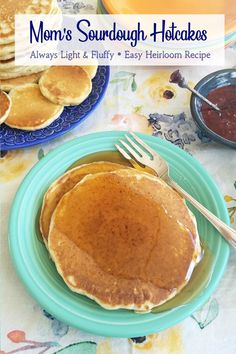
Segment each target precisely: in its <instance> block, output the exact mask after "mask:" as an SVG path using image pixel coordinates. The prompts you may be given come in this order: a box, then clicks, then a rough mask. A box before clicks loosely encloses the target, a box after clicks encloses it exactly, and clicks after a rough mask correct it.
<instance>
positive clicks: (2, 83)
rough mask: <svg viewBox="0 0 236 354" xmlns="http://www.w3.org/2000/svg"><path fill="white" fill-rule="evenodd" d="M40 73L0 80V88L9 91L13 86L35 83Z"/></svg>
mask: <svg viewBox="0 0 236 354" xmlns="http://www.w3.org/2000/svg"><path fill="white" fill-rule="evenodd" d="M41 75H42V72H39V73H37V74H31V75H26V76H20V77H17V78H15V79H7V80H0V88H1V89H2V90H3V91H6V92H9V91H10V90H12V89H13V88H16V87H18V86H21V85H25V84H34V83H37V82H38V80H39V78H40V76H41Z"/></svg>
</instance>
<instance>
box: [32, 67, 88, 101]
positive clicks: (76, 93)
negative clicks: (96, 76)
mask: <svg viewBox="0 0 236 354" xmlns="http://www.w3.org/2000/svg"><path fill="white" fill-rule="evenodd" d="M39 87H40V90H41V92H42V94H43V95H44V96H45V97H46V98H47V99H48V100H49V101H51V102H54V103H57V104H61V105H64V106H72V105H79V104H80V103H82V102H83V101H84V100H85V99H86V98H87V97H88V96H89V94H90V92H91V90H92V82H91V78H90V76H89V74H88V73H87V72H86V71H85V70H83V69H82V68H81V67H79V66H52V67H51V68H49V69H48V70H46V71H45V72H44V73H43V74H42V76H41V77H40V80H39Z"/></svg>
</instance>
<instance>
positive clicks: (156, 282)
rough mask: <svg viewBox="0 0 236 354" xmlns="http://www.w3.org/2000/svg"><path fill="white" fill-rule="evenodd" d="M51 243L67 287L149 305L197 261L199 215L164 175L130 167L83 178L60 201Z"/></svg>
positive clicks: (174, 287) (101, 298) (119, 304)
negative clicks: (193, 212)
mask: <svg viewBox="0 0 236 354" xmlns="http://www.w3.org/2000/svg"><path fill="white" fill-rule="evenodd" d="M48 248H49V252H50V254H51V257H52V259H53V260H54V262H55V264H56V267H57V270H58V272H59V274H60V275H61V276H62V278H63V280H64V281H65V283H66V284H67V285H68V287H69V288H70V289H71V290H72V291H75V292H77V293H79V294H83V295H86V296H87V297H89V298H91V299H93V300H95V301H96V302H97V303H99V304H100V305H101V306H103V307H104V308H107V309H118V308H126V309H134V310H139V311H149V310H151V309H152V308H153V307H155V306H157V305H160V304H162V303H164V302H166V301H167V300H168V299H170V298H172V297H173V296H175V295H176V294H177V293H178V292H179V291H180V290H181V289H182V288H183V287H184V286H185V285H186V283H187V282H188V280H189V278H190V276H191V273H192V271H193V269H194V266H195V265H196V263H197V262H198V261H199V257H200V243H199V237H198V233H197V228H196V223H195V219H194V217H193V216H192V215H191V214H190V213H189V210H188V208H187V206H186V204H185V202H184V199H183V198H182V197H180V195H179V194H178V193H176V192H175V191H174V190H173V189H171V188H170V187H169V186H168V185H167V184H166V183H165V182H164V181H163V180H161V179H159V178H157V177H154V176H151V175H148V174H144V173H141V172H138V171H135V170H132V169H129V170H127V169H123V170H117V171H114V172H106V173H97V174H94V175H88V176H86V177H84V178H83V180H82V181H81V182H79V183H78V184H77V185H76V186H75V187H74V188H73V189H72V190H71V191H69V192H68V193H66V194H65V195H64V196H63V197H62V198H61V200H60V201H59V203H58V205H57V207H56V209H55V211H54V214H53V216H52V219H51V224H50V230H49V237H48Z"/></svg>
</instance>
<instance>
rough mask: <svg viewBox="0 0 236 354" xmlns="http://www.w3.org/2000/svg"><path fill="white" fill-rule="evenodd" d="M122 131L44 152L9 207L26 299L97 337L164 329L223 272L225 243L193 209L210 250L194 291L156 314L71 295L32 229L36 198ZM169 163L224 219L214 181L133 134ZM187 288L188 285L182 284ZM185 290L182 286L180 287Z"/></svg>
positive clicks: (183, 157) (173, 151)
mask: <svg viewBox="0 0 236 354" xmlns="http://www.w3.org/2000/svg"><path fill="white" fill-rule="evenodd" d="M123 135H124V132H117V131H115V132H101V133H95V134H90V135H87V136H83V137H80V138H78V139H75V140H72V141H70V142H68V143H66V144H63V145H62V146H60V147H59V148H57V149H55V150H54V151H52V152H50V153H49V154H47V155H46V156H45V157H44V158H43V159H41V160H40V161H39V162H38V163H37V164H36V165H35V166H34V167H33V168H32V170H31V171H30V172H29V173H28V175H27V176H26V177H25V179H24V181H23V182H22V184H21V186H20V188H19V190H18V192H17V194H16V196H15V199H14V202H13V204H12V208H11V214H10V220H9V234H10V235H9V247H10V253H11V257H12V260H13V262H14V265H15V268H16V271H17V273H18V275H19V277H20V278H21V280H22V281H23V283H24V284H25V286H26V288H27V289H28V291H29V292H30V294H31V295H32V297H33V298H34V299H35V300H36V301H37V302H38V303H39V304H40V305H41V306H42V307H43V308H44V309H46V310H47V311H48V312H49V313H51V314H52V315H53V316H55V317H56V318H57V319H59V320H61V321H63V322H65V323H67V324H69V325H71V326H73V327H77V328H80V329H82V330H84V331H88V332H92V333H95V334H98V335H103V336H113V337H137V336H142V335H146V334H150V333H153V332H157V331H161V330H164V329H166V328H168V327H170V326H173V325H174V324H176V323H178V322H180V321H181V320H183V319H184V318H186V317H188V316H189V315H191V314H192V313H193V312H194V311H195V310H196V309H197V308H198V307H200V306H201V305H203V304H204V303H205V302H206V301H207V300H208V298H209V296H210V295H211V294H212V293H213V291H214V290H215V288H216V286H217V284H218V282H219V280H220V279H221V277H222V275H223V272H224V270H225V267H226V264H227V260H228V257H229V246H228V244H227V243H226V242H225V241H224V240H223V239H222V237H221V236H220V235H219V234H218V232H217V231H216V230H215V229H214V228H213V227H212V226H211V225H210V224H209V223H208V222H207V221H206V220H205V218H204V217H202V216H201V215H200V214H199V213H198V212H197V211H196V210H195V209H194V208H192V210H193V212H194V214H195V215H196V218H197V222H198V229H199V233H200V235H201V239H202V240H203V242H204V244H205V245H206V246H207V249H208V250H209V252H210V253H211V266H210V267H209V269H206V270H205V272H207V273H208V274H209V278H208V281H207V283H206V284H204V286H202V285H201V287H200V290H199V291H198V292H196V293H195V292H194V294H191V291H189V296H188V297H187V299H185V301H183V303H180V304H179V305H178V306H177V307H173V308H172V309H169V310H166V311H162V312H160V313H149V314H137V313H134V312H133V311H127V310H114V311H108V310H105V309H103V308H102V307H100V306H99V305H97V304H96V303H95V302H94V301H92V300H90V299H88V298H86V297H84V296H81V295H78V294H76V293H73V292H72V291H70V290H69V289H68V288H67V286H66V285H65V284H64V282H63V281H62V279H61V277H60V276H59V274H58V273H57V271H56V268H55V266H54V264H53V262H52V261H51V260H50V259H49V256H48V252H47V250H46V248H45V247H44V244H43V243H42V241H41V238H40V234H39V231H38V215H39V210H40V207H41V203H42V198H43V195H44V193H45V192H46V190H47V188H48V187H49V185H50V184H51V183H52V182H53V181H54V180H55V179H56V178H57V177H58V176H60V175H62V174H63V173H64V172H65V171H66V169H68V168H69V167H70V166H71V165H72V164H73V163H74V162H75V161H77V160H79V159H80V158H82V157H84V156H86V155H89V154H92V153H95V152H99V151H109V150H115V149H114V144H115V143H117V142H118V140H119V138H121V137H122V136H123ZM139 136H140V137H141V138H143V139H144V141H146V143H148V144H150V146H151V147H152V148H153V149H155V150H156V151H158V152H159V153H160V154H161V155H162V156H163V157H164V158H165V159H166V160H167V161H168V162H169V164H170V172H171V176H172V177H173V179H174V180H175V181H177V182H178V183H179V184H180V186H182V187H183V188H184V189H186V190H187V191H188V192H189V193H190V194H192V195H193V196H194V197H195V198H197V199H198V200H199V201H200V202H201V203H202V204H203V205H205V206H206V207H207V208H208V209H209V210H211V211H212V212H214V213H215V214H216V215H217V216H218V217H220V218H221V219H222V220H223V221H225V222H226V223H229V218H228V213H227V209H226V206H225V203H224V200H223V198H222V196H221V194H220V192H219V190H218V188H217V186H216V185H215V183H214V181H213V180H212V179H211V177H210V176H209V175H208V174H207V172H206V171H205V170H204V168H203V167H202V166H201V165H200V164H199V163H198V162H197V161H196V160H194V159H193V158H192V157H191V156H190V155H189V154H187V153H186V152H184V151H183V150H181V149H179V148H178V147H176V146H174V145H172V144H170V143H168V142H166V141H164V140H161V139H159V138H156V137H152V136H147V135H142V134H139ZM187 286H188V285H187ZM186 288H187V287H186Z"/></svg>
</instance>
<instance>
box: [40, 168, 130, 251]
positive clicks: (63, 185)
mask: <svg viewBox="0 0 236 354" xmlns="http://www.w3.org/2000/svg"><path fill="white" fill-rule="evenodd" d="M123 168H127V167H125V166H124V165H120V164H116V163H112V162H108V161H106V162H105V161H101V162H93V163H90V164H85V165H81V166H78V167H75V168H73V169H71V170H69V171H68V172H66V173H65V174H64V175H62V176H61V177H59V178H58V179H57V180H56V181H55V182H53V184H52V185H51V186H50V187H49V189H48V190H47V192H46V193H45V195H44V198H43V205H42V209H41V213H40V231H41V234H42V236H43V240H44V242H45V244H46V245H47V241H48V233H49V226H50V222H51V217H52V214H53V212H54V210H55V208H56V206H57V204H58V203H59V201H60V199H61V198H62V197H63V195H64V194H65V193H67V192H68V191H70V190H71V189H72V188H74V186H75V185H76V184H77V183H78V182H80V181H81V180H82V179H83V178H84V177H85V176H86V175H88V174H94V173H98V172H110V171H115V170H117V169H123Z"/></svg>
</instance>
